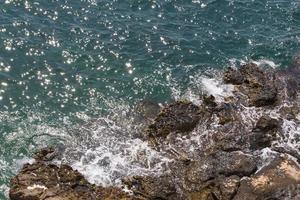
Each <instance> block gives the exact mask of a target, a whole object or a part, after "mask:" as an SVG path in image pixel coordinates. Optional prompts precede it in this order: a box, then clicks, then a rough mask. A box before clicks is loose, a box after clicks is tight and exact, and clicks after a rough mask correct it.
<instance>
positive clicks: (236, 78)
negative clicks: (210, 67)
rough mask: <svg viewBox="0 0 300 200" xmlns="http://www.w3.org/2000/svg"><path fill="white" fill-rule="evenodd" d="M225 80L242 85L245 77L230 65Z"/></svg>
mask: <svg viewBox="0 0 300 200" xmlns="http://www.w3.org/2000/svg"><path fill="white" fill-rule="evenodd" d="M223 80H224V82H225V83H229V84H233V85H240V84H242V83H243V82H244V77H243V75H242V74H241V72H240V71H238V70H235V69H233V68H231V67H229V68H227V69H226V71H225V72H224V76H223Z"/></svg>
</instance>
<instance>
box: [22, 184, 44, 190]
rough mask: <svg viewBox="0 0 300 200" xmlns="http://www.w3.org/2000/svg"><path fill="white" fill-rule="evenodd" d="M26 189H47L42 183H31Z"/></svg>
mask: <svg viewBox="0 0 300 200" xmlns="http://www.w3.org/2000/svg"><path fill="white" fill-rule="evenodd" d="M27 189H28V190H34V189H43V190H47V189H48V188H47V187H46V186H44V185H38V184H33V185H32V186H28V187H27Z"/></svg>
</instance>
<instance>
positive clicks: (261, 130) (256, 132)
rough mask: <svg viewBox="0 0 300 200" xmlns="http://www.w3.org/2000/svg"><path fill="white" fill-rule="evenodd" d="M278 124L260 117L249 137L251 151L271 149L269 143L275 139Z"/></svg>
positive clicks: (275, 121)
mask: <svg viewBox="0 0 300 200" xmlns="http://www.w3.org/2000/svg"><path fill="white" fill-rule="evenodd" d="M279 127H280V122H279V121H278V120H276V119H273V118H271V117H269V116H262V117H261V118H260V119H259V120H258V121H257V124H256V126H255V127H254V129H253V131H252V133H251V134H250V135H249V144H250V148H251V149H252V150H257V149H263V148H266V147H271V143H272V142H273V141H274V140H275V139H276V133H277V132H278V131H279Z"/></svg>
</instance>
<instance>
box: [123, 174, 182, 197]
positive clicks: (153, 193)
mask: <svg viewBox="0 0 300 200" xmlns="http://www.w3.org/2000/svg"><path fill="white" fill-rule="evenodd" d="M123 183H124V184H125V185H127V186H128V188H129V189H131V190H132V191H133V193H134V194H135V195H137V196H140V197H142V198H145V199H149V200H152V199H153V200H156V199H157V200H169V199H170V200H171V199H180V197H179V193H178V192H177V191H176V188H175V184H174V183H173V182H172V179H171V177H169V176H160V177H154V176H153V177H151V176H133V177H128V178H126V179H124V180H123Z"/></svg>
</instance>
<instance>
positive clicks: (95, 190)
mask: <svg viewBox="0 0 300 200" xmlns="http://www.w3.org/2000/svg"><path fill="white" fill-rule="evenodd" d="M10 184H11V188H10V191H9V197H10V199H11V200H29V199H30V200H44V199H47V200H85V199H90V200H93V199H95V200H96V199H107V200H119V199H123V200H125V199H126V200H130V199H134V198H131V197H130V196H129V195H128V194H126V193H124V192H122V190H120V189H118V188H102V187H100V186H95V185H92V184H90V183H88V181H87V180H86V179H85V178H84V177H83V176H82V175H81V174H80V173H79V172H78V171H76V170H73V169H72V168H71V167H70V166H68V165H61V166H60V167H59V166H56V165H53V164H46V163H44V162H37V163H34V164H26V165H24V167H23V169H22V170H21V171H20V172H19V173H18V175H17V176H15V177H14V178H12V179H11V183H10Z"/></svg>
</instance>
